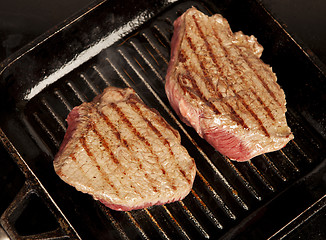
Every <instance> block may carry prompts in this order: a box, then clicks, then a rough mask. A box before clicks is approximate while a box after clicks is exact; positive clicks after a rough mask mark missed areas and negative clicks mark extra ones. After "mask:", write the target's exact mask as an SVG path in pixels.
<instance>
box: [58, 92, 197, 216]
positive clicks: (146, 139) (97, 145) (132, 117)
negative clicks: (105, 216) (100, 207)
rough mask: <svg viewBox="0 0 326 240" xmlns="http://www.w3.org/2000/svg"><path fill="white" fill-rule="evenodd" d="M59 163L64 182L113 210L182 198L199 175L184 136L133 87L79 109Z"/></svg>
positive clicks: (74, 113)
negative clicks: (146, 102)
mask: <svg viewBox="0 0 326 240" xmlns="http://www.w3.org/2000/svg"><path fill="white" fill-rule="evenodd" d="M67 122H68V129H67V131H66V134H65V136H64V140H63V142H62V144H61V146H60V149H59V151H58V153H57V155H56V157H55V159H54V163H53V164H54V169H55V171H56V173H57V174H58V175H59V176H60V178H61V179H62V180H63V181H65V182H66V183H68V184H70V185H72V186H74V187H75V188H76V189H77V190H79V191H82V192H84V193H88V194H90V195H92V196H93V197H94V199H96V200H99V201H101V202H102V203H103V204H105V205H106V206H107V207H109V208H112V209H114V210H122V211H129V210H133V209H139V208H146V207H149V206H152V205H157V204H164V203H170V202H173V201H178V200H181V199H183V198H184V197H185V196H186V195H187V194H188V193H189V192H190V190H191V188H192V185H193V181H194V178H195V174H196V166H195V162H194V160H193V159H192V158H191V157H190V156H189V154H188V152H187V150H186V149H185V148H184V147H183V146H182V145H181V144H180V142H181V139H180V135H179V133H178V132H177V131H176V130H175V129H173V128H172V127H171V126H170V125H169V124H168V123H167V122H166V121H165V120H164V118H163V117H162V116H161V115H160V114H159V113H158V112H157V111H155V110H153V109H150V108H149V107H148V106H146V105H145V104H144V103H143V102H142V100H141V99H140V98H139V97H138V95H137V94H136V93H135V91H134V90H133V89H131V88H126V89H120V88H115V87H109V88H107V89H105V90H104V92H103V93H102V94H101V95H99V96H97V97H95V98H94V100H93V101H92V102H90V103H83V104H81V105H80V106H77V107H75V108H74V109H73V110H72V111H71V112H70V113H69V115H68V117H67Z"/></svg>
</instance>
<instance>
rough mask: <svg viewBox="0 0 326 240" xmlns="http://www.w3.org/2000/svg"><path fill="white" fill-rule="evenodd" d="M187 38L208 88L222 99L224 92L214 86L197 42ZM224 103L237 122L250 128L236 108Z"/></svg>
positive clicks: (205, 99) (199, 93) (205, 100)
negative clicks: (198, 50)
mask: <svg viewBox="0 0 326 240" xmlns="http://www.w3.org/2000/svg"><path fill="white" fill-rule="evenodd" d="M201 37H203V36H201ZM186 39H187V42H188V44H189V46H190V48H191V49H192V51H193V53H194V54H195V56H196V58H197V59H198V62H199V63H200V68H201V71H202V75H203V76H204V78H203V80H204V82H205V85H206V87H207V89H208V90H209V91H210V92H215V93H216V94H217V96H218V97H219V98H220V99H222V98H223V95H222V93H221V92H220V91H219V89H218V88H215V87H214V85H213V81H212V79H211V77H210V76H209V75H207V71H206V67H205V66H204V64H203V61H202V60H201V59H200V56H199V55H198V54H197V50H196V46H195V44H194V43H193V42H192V39H191V38H190V37H189V36H186ZM203 40H204V41H205V42H207V41H206V39H205V38H204V39H203ZM207 44H208V43H207ZM208 45H209V44H208ZM183 66H184V67H185V68H186V65H185V64H184V65H183ZM216 66H217V67H219V66H218V65H216ZM219 71H220V72H221V73H222V69H221V68H219ZM191 80H192V83H193V85H194V84H196V80H195V79H194V78H191ZM197 89H198V90H197V91H198V92H197V93H198V95H199V96H201V98H202V100H204V102H205V103H207V102H209V101H208V100H207V98H206V97H203V96H204V94H203V93H202V92H201V91H200V90H199V88H197ZM224 104H225V105H226V106H227V107H228V108H229V109H230V111H231V113H232V115H233V116H234V119H233V120H234V121H235V122H237V123H238V124H240V125H241V126H242V127H244V128H246V129H248V128H249V127H248V126H247V124H246V123H245V122H244V120H243V119H242V118H241V117H240V115H239V114H238V113H237V112H236V111H235V109H234V108H233V107H232V106H231V105H230V104H229V103H228V102H226V101H224ZM215 109H216V106H214V108H213V111H214V112H216V110H215ZM216 113H217V112H216ZM219 113H220V112H219V111H218V113H217V114H219Z"/></svg>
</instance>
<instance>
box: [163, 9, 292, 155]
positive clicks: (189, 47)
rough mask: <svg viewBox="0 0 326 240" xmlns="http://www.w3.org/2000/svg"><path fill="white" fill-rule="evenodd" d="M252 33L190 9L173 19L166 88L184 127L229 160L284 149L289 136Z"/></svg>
mask: <svg viewBox="0 0 326 240" xmlns="http://www.w3.org/2000/svg"><path fill="white" fill-rule="evenodd" d="M262 51H263V47H262V46H261V45H260V44H259V43H258V42H257V40H256V38H255V37H254V36H247V35H244V34H243V33H242V32H236V33H233V32H232V31H231V29H230V26H229V24H228V22H227V20H226V19H225V18H223V17H222V16H221V15H219V14H216V15H213V16H210V17H209V16H207V15H205V14H203V13H202V12H200V11H198V10H197V9H196V8H190V9H188V10H187V11H186V12H185V13H184V14H183V15H182V16H180V17H179V18H178V19H177V20H176V21H175V22H174V33H173V37H172V40H171V59H170V62H169V66H168V71H167V75H166V84H165V91H166V94H167V97H168V99H169V101H170V104H171V106H172V107H173V109H174V110H175V111H176V113H177V114H178V115H179V117H180V118H181V119H182V121H184V122H185V123H186V124H187V125H189V126H192V127H193V128H194V129H195V130H196V131H197V133H198V134H199V135H200V136H201V137H202V138H204V139H206V140H207V142H208V143H210V144H211V145H212V146H213V147H214V148H215V149H216V150H218V151H219V152H220V153H222V154H224V155H226V156H227V157H229V158H230V159H232V160H236V161H246V160H249V159H251V158H253V157H255V156H257V155H260V154H263V153H267V152H271V151H276V150H279V149H281V148H282V147H284V146H285V145H286V144H287V143H288V142H289V141H290V140H291V139H293V135H292V133H291V130H290V128H289V127H288V126H287V122H286V117H285V113H286V101H285V95H284V92H283V90H282V89H281V87H280V86H279V85H278V83H277V79H276V75H275V74H274V73H273V71H272V68H271V67H270V66H268V65H267V64H265V63H264V62H263V61H262V60H261V59H260V56H261V54H262Z"/></svg>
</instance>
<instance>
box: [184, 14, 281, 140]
mask: <svg viewBox="0 0 326 240" xmlns="http://www.w3.org/2000/svg"><path fill="white" fill-rule="evenodd" d="M192 18H193V21H194V23H195V25H196V29H197V30H198V33H199V36H200V38H201V39H202V40H203V42H204V45H205V47H206V49H207V50H208V53H209V57H210V59H211V60H212V62H213V63H214V64H215V66H216V67H217V69H218V72H219V74H220V76H221V78H220V79H219V80H220V81H222V79H227V77H226V74H225V73H224V72H223V68H222V67H221V66H220V65H219V64H218V60H217V56H216V55H215V54H214V51H213V49H212V46H211V45H210V43H209V42H208V40H207V39H206V37H205V34H204V33H203V30H202V28H201V26H200V25H199V23H198V21H197V18H196V16H195V15H192ZM213 31H214V37H215V38H216V39H217V40H218V42H219V45H220V46H219V47H220V48H221V49H222V51H223V53H224V56H230V55H231V54H230V53H229V52H228V50H227V49H226V48H225V47H224V46H223V44H222V40H221V39H220V38H219V36H218V35H217V33H216V31H215V29H214V28H213ZM185 38H186V40H187V43H188V44H189V46H190V48H191V49H192V51H193V52H194V53H195V56H196V58H197V59H198V61H199V64H200V68H201V73H202V75H203V79H204V82H205V85H206V87H207V89H208V90H209V91H210V92H211V91H212V89H214V86H213V82H212V79H211V77H210V76H208V75H207V72H208V71H207V70H206V69H207V67H205V65H204V60H203V59H202V58H201V56H200V55H199V54H198V53H197V51H196V46H195V44H194V43H193V41H192V39H191V38H190V37H189V36H185ZM238 51H240V49H238ZM180 53H181V54H182V57H181V59H184V58H185V56H184V55H185V53H184V51H182V52H180ZM242 57H243V59H244V60H245V61H246V62H247V65H248V66H249V67H250V61H249V60H248V59H247V58H246V57H245V56H243V55H242ZM225 59H226V60H227V61H228V62H229V64H230V65H232V67H233V69H234V71H235V72H236V73H239V72H240V70H239V68H238V67H237V65H236V64H235V62H234V61H233V60H232V59H230V58H227V57H225ZM183 66H184V68H185V70H186V71H187V72H188V69H187V66H186V65H185V64H183ZM250 68H251V70H252V71H253V72H254V73H255V74H256V75H257V78H259V79H260V81H261V82H262V84H263V86H264V87H265V88H266V90H267V91H268V90H269V91H268V92H269V93H272V92H271V90H270V89H269V87H268V86H267V84H266V83H265V82H264V80H263V79H262V78H261V77H260V76H259V75H258V73H257V72H256V71H255V69H253V67H252V66H251V67H250ZM238 77H239V78H240V79H241V80H242V81H243V83H244V84H246V85H247V87H248V89H250V91H251V93H252V94H253V95H254V96H255V99H257V102H258V103H259V104H260V105H261V106H262V107H263V109H264V110H265V111H266V113H267V115H268V117H269V118H271V119H272V120H275V117H274V116H273V114H272V112H271V110H270V109H269V107H268V106H266V104H265V103H264V102H263V100H262V99H261V98H260V97H259V96H258V95H257V93H256V92H255V91H254V90H253V89H252V88H251V87H250V86H248V82H247V81H246V79H245V77H244V76H243V75H241V74H238ZM188 79H189V78H188ZM178 81H179V84H180V85H181V81H180V80H178ZM191 82H192V83H195V84H193V88H194V90H195V91H196V92H197V94H198V96H199V97H200V98H201V99H202V100H203V101H204V102H205V103H207V102H208V101H207V98H206V97H205V96H204V94H203V93H202V92H201V91H200V90H199V88H198V86H197V85H196V82H195V80H194V79H191ZM226 85H228V84H227V83H226ZM228 86H229V88H230V89H231V90H232V92H233V94H234V95H235V96H236V97H237V98H238V99H239V100H240V102H241V104H242V105H243V106H244V107H245V109H246V110H247V112H248V113H249V114H250V115H251V116H252V117H253V118H254V119H255V120H256V122H257V123H258V124H259V126H260V129H261V130H262V131H263V133H264V134H265V135H266V136H267V137H269V136H270V135H269V133H268V131H267V129H266V127H265V126H264V125H263V123H262V121H261V119H260V118H259V117H258V115H257V114H256V113H255V112H254V111H253V110H252V108H251V107H250V105H249V104H248V103H247V102H246V101H245V99H244V98H243V97H242V96H240V95H239V94H238V93H237V92H236V90H235V89H234V88H233V87H232V85H228ZM183 91H185V89H184V86H183ZM215 92H216V94H217V96H218V97H219V98H220V99H222V98H223V96H222V94H221V92H220V91H219V89H218V88H216V89H215ZM272 94H273V95H274V97H273V95H271V96H272V97H273V98H274V99H275V94H274V93H272ZM277 103H278V104H279V102H277ZM224 104H225V105H226V106H227V107H228V108H229V109H230V111H231V113H232V114H233V115H234V116H235V118H234V119H233V120H235V121H236V122H237V123H239V124H241V125H242V126H243V127H244V128H248V126H247V125H246V123H245V122H244V120H243V119H242V118H241V117H240V115H239V114H238V113H237V112H236V110H235V109H234V108H233V107H232V106H231V105H230V104H229V103H228V102H226V101H224ZM207 105H208V106H209V107H210V108H212V109H213V111H214V112H216V106H215V105H214V107H212V105H211V104H210V105H209V104H207Z"/></svg>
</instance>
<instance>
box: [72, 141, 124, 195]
mask: <svg viewBox="0 0 326 240" xmlns="http://www.w3.org/2000/svg"><path fill="white" fill-rule="evenodd" d="M79 142H80V144H81V145H82V147H83V148H84V149H85V151H86V153H87V156H88V157H89V158H90V159H91V160H92V162H94V164H95V166H96V167H97V168H98V170H99V172H100V174H101V176H102V178H103V179H104V180H105V182H106V183H108V185H109V186H110V187H111V188H112V189H113V190H114V191H115V192H116V194H117V196H119V191H118V190H117V189H116V187H115V185H114V184H113V183H112V182H111V180H110V179H109V178H108V177H107V175H106V174H105V172H104V171H103V169H101V168H100V164H99V162H98V161H97V159H96V157H95V156H94V154H93V153H92V152H91V150H90V148H89V147H88V144H87V141H86V138H85V136H82V137H81V138H80V139H79ZM72 159H73V160H74V161H75V162H76V161H77V160H76V158H75V156H73V158H72Z"/></svg>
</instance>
